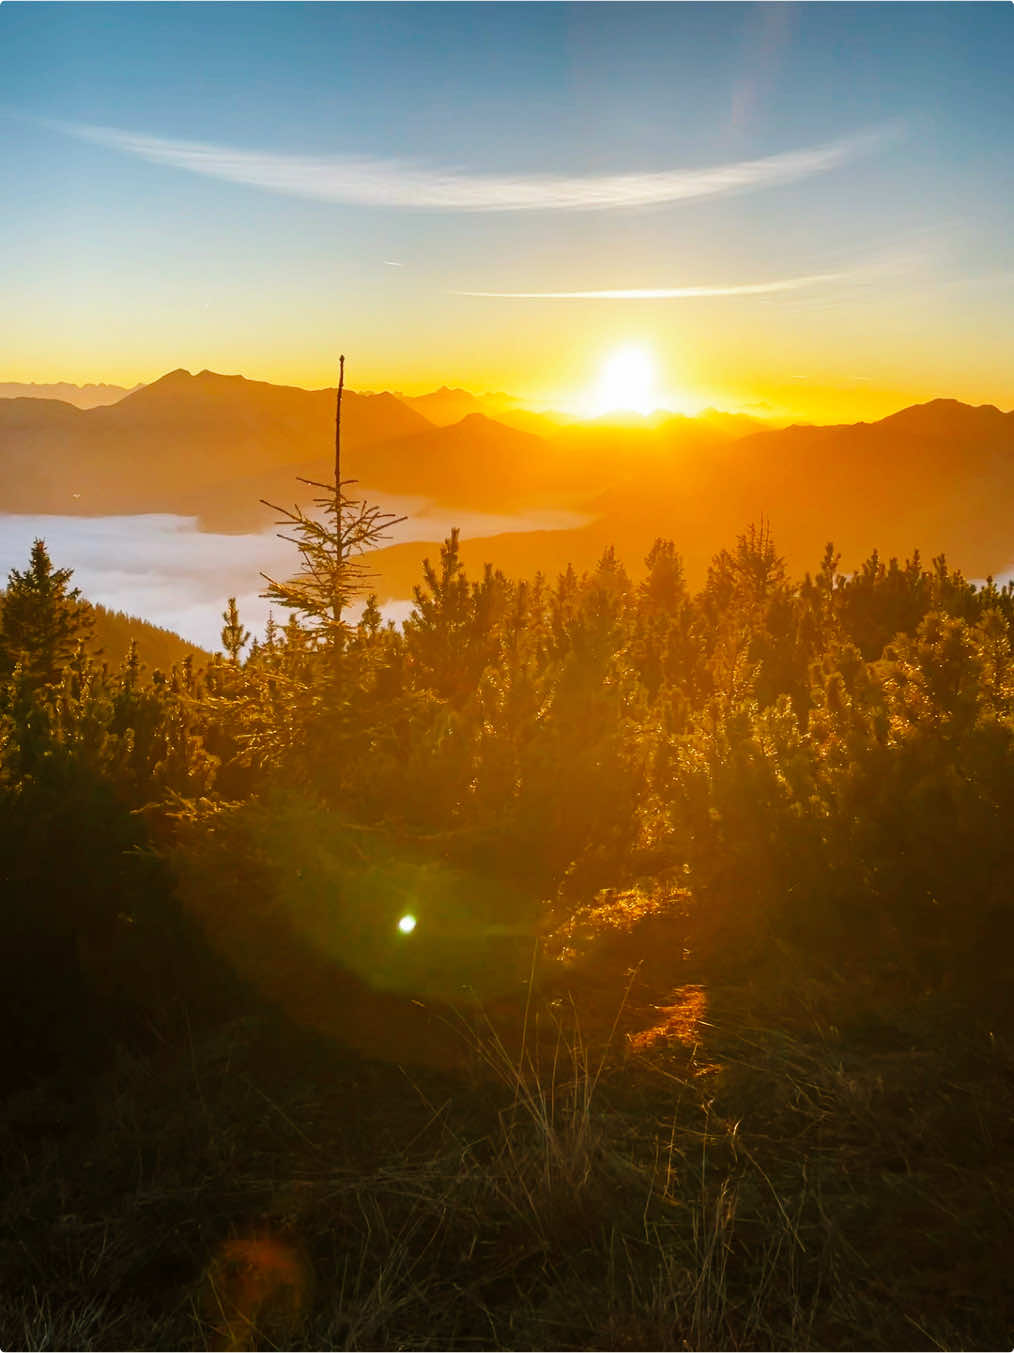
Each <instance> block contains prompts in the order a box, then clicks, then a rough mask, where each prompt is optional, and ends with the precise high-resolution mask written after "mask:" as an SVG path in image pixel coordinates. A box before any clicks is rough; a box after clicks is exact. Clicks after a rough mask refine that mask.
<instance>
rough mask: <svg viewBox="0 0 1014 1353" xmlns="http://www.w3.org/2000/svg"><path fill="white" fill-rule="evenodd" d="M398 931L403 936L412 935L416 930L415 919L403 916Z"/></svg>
mask: <svg viewBox="0 0 1014 1353" xmlns="http://www.w3.org/2000/svg"><path fill="white" fill-rule="evenodd" d="M398 929H399V930H400V931H401V933H402V934H403V935H411V933H412V931H413V930H414V929H415V917H414V916H403V917H402V918H401V920H400V921H399V922H398Z"/></svg>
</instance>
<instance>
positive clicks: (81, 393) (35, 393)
mask: <svg viewBox="0 0 1014 1353" xmlns="http://www.w3.org/2000/svg"><path fill="white" fill-rule="evenodd" d="M140 389H141V386H140V385H134V386H131V387H130V388H129V389H128V388H127V387H126V386H124V385H105V384H100V385H71V384H70V382H69V381H57V382H56V383H55V384H53V385H43V384H39V383H38V382H36V381H0V399H61V400H63V402H64V403H65V404H73V405H75V406H76V407H77V408H79V409H96V408H98V407H99V406H100V405H102V404H115V403H116V401H117V400H119V399H122V398H123V396H124V395H130V394H133V392H134V391H135V390H140Z"/></svg>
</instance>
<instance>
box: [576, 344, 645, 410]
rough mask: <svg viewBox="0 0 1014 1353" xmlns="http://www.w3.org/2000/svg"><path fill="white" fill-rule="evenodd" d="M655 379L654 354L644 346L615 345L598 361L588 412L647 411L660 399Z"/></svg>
mask: <svg viewBox="0 0 1014 1353" xmlns="http://www.w3.org/2000/svg"><path fill="white" fill-rule="evenodd" d="M655 380H656V376H655V358H654V356H653V354H652V353H651V352H650V351H649V350H648V349H647V348H644V347H640V346H638V345H636V344H628V345H627V346H626V347H622V348H617V349H616V350H615V352H611V353H610V354H609V356H608V357H607V358H606V359H605V361H604V362H603V363H602V367H601V369H600V371H599V377H598V380H597V382H596V384H595V386H594V389H593V390H592V392H591V396H590V399H589V412H590V413H591V414H592V415H593V416H597V415H599V414H603V413H615V412H623V413H639V414H646V413H651V412H652V411H653V410H654V409H657V408H658V406H659V404H660V403H661V400H660V397H659V394H658V391H657V389H656V386H655Z"/></svg>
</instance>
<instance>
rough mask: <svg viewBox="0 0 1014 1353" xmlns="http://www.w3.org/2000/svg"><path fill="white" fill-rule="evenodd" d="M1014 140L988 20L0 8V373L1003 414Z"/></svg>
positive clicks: (802, 14)
mask: <svg viewBox="0 0 1014 1353" xmlns="http://www.w3.org/2000/svg"><path fill="white" fill-rule="evenodd" d="M1012 127H1014V5H1011V4H1008V3H1002V4H1000V3H998V4H989V3H986V4H933V5H923V4H919V3H908V4H890V5H887V4H885V5H880V4H860V5H847V4H809V5H807V4H802V5H793V4H773V5H767V4H758V5H738V4H712V5H694V4H660V5H639V4H622V5H613V4H593V5H581V4H575V5H555V4H529V5H500V4H482V5H469V4H459V5H442V4H425V5H413V4H404V5H401V4H399V5H383V4H366V5H341V4H338V5H327V4H319V5H301V4H282V5H274V4H254V5H246V4H222V5H218V4H201V5H194V4H191V5H175V4H158V3H155V4H143V5H126V4H111V5H105V4H101V3H98V4H32V3H21V2H20V0H7V3H4V4H0V142H2V155H0V196H2V200H3V202H4V209H3V211H2V213H0V256H2V257H3V259H4V262H5V264H6V266H5V267H4V268H3V269H2V271H0V307H2V312H3V315H4V321H5V322H4V324H3V326H2V330H0V380H11V381H30V380H35V381H56V380H69V381H75V382H78V383H83V382H87V381H109V382H115V383H118V384H123V385H128V386H129V385H133V384H135V383H136V382H138V381H149V380H152V379H155V378H156V377H158V376H159V375H161V374H162V373H164V372H165V371H168V370H171V369H174V368H176V367H180V366H183V367H187V368H188V369H190V370H193V371H198V370H201V369H203V368H210V369H212V370H217V371H226V372H240V373H242V374H244V375H247V376H250V377H254V378H257V379H263V380H272V381H278V382H285V383H290V384H296V385H304V386H311V387H313V386H322V385H326V384H332V383H333V380H334V365H335V358H336V355H337V353H338V352H339V351H344V352H345V353H346V354H347V357H348V378H349V384H350V385H351V386H352V387H353V388H358V389H381V388H385V389H395V390H404V391H406V392H409V393H419V392H422V391H424V390H426V389H431V388H433V387H435V386H439V385H442V384H449V385H463V386H466V387H468V388H470V389H473V390H477V391H484V390H507V391H509V392H511V393H513V394H515V395H518V396H520V397H521V398H523V399H526V400H528V401H530V402H532V403H533V404H539V403H541V404H542V405H544V406H546V407H569V408H580V407H582V401H585V402H587V399H588V396H589V392H591V391H593V390H594V389H595V388H596V381H598V382H599V388H600V389H601V379H600V378H599V376H598V375H597V373H598V372H599V371H600V370H601V369H602V367H603V364H607V365H608V363H609V362H610V360H611V359H615V354H616V351H617V349H623V350H634V351H636V352H639V353H641V354H642V356H643V361H642V368H644V369H642V370H641V373H640V374H641V378H642V380H643V379H647V377H646V376H645V369H646V368H648V367H650V368H652V374H651V381H652V382H653V384H652V390H653V392H654V393H655V394H656V395H657V396H658V397H659V401H660V402H665V403H668V404H669V405H670V406H671V407H674V408H680V409H684V410H686V411H693V410H694V409H696V408H699V407H702V406H704V405H707V404H715V405H718V406H720V407H724V408H736V409H744V410H747V411H750V412H754V413H757V414H758V415H761V416H763V415H764V414H765V413H769V414H772V415H775V414H785V413H788V414H791V415H793V416H799V417H807V418H812V419H814V420H816V421H853V420H854V419H857V418H871V417H880V416H883V415H884V414H886V413H889V412H891V411H892V410H894V409H897V408H899V407H901V406H903V405H905V404H908V403H913V402H916V401H919V400H923V399H930V398H934V397H937V396H949V397H955V398H959V399H964V400H967V401H968V402H971V403H994V404H997V405H999V406H1000V407H1002V408H1010V407H1011V406H1012V405H1014V360H1012V359H1014V325H1012V324H1011V322H1010V315H1011V313H1012V308H1014V232H1011V231H1010V229H1009V224H1010V219H1011V210H1012V207H1014V156H1012V154H1011V129H1012ZM635 365H636V364H635ZM612 370H613V371H614V372H615V370H616V365H615V360H613V367H612ZM635 374H636V373H635Z"/></svg>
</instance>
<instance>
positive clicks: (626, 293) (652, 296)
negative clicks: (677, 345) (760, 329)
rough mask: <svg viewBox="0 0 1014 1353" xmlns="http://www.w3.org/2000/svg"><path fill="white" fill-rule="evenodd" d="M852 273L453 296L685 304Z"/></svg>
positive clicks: (760, 293)
mask: <svg viewBox="0 0 1014 1353" xmlns="http://www.w3.org/2000/svg"><path fill="white" fill-rule="evenodd" d="M853 275H854V274H851V273H844V272H821V273H813V274H812V275H811V276H809V277H784V278H782V279H781V280H779V281H775V282H742V283H732V284H729V285H722V286H710V287H709V286H703V287H629V288H626V289H623V290H618V291H454V292H452V293H451V295H453V296H489V297H495V298H497V299H499V300H505V301H685V300H693V299H694V298H695V297H698V296H766V295H769V294H770V293H771V292H776V291H798V290H799V289H800V287H814V286H818V285H819V284H820V283H821V282H841V281H843V280H845V279H846V278H848V277H851V276H853Z"/></svg>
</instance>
